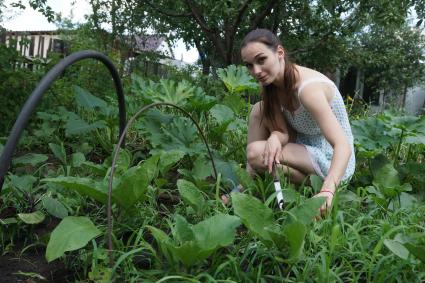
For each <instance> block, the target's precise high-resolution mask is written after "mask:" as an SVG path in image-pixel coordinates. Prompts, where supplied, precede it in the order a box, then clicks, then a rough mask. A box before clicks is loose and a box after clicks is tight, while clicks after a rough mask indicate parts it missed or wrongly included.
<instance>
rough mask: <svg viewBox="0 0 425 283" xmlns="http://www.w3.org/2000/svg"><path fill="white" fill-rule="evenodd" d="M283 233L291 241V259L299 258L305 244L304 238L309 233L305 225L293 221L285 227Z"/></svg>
mask: <svg viewBox="0 0 425 283" xmlns="http://www.w3.org/2000/svg"><path fill="white" fill-rule="evenodd" d="M283 233H284V234H285V236H286V238H287V239H288V242H289V255H290V259H295V258H298V257H299V256H300V255H301V252H302V250H303V246H304V238H305V235H306V233H307V229H306V227H305V225H304V224H303V223H301V222H299V221H295V222H291V223H290V224H287V225H285V226H284V228H283Z"/></svg>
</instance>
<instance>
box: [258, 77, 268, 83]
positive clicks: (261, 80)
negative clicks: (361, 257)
mask: <svg viewBox="0 0 425 283" xmlns="http://www.w3.org/2000/svg"><path fill="white" fill-rule="evenodd" d="M266 79H267V76H264V77H260V78H258V80H259V81H260V82H264V81H265V80H266Z"/></svg>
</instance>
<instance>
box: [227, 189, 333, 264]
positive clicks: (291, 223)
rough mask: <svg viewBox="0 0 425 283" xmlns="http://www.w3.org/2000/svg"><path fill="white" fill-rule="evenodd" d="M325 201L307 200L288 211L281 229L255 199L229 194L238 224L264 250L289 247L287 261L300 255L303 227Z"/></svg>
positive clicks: (322, 199) (265, 207) (303, 235)
mask: <svg viewBox="0 0 425 283" xmlns="http://www.w3.org/2000/svg"><path fill="white" fill-rule="evenodd" d="M324 201H325V198H321V197H320V198H311V199H307V200H306V201H305V202H303V203H302V204H301V205H300V206H298V207H294V208H293V209H291V210H290V211H288V214H289V216H288V218H286V220H285V221H284V223H283V224H282V225H279V224H277V223H276V220H275V219H274V216H273V211H272V210H271V209H270V208H268V207H267V206H265V205H264V204H263V203H262V202H260V201H259V200H258V199H256V198H254V197H252V196H250V195H248V194H241V193H232V203H233V208H234V210H235V214H236V215H238V216H239V217H240V218H241V220H242V223H243V224H244V225H245V226H246V227H247V228H248V229H249V230H250V231H251V232H253V233H254V234H255V235H257V236H258V237H259V238H260V240H261V241H263V242H264V244H266V245H267V246H268V247H271V246H272V245H275V246H276V247H278V248H279V249H285V248H287V247H289V258H290V259H295V258H298V257H299V256H300V254H301V252H302V248H303V245H304V238H305V235H306V233H307V226H308V225H309V224H310V223H311V222H312V221H313V220H314V217H315V216H316V215H317V214H318V210H319V208H320V206H321V205H322V204H323V203H324Z"/></svg>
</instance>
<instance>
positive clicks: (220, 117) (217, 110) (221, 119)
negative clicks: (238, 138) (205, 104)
mask: <svg viewBox="0 0 425 283" xmlns="http://www.w3.org/2000/svg"><path fill="white" fill-rule="evenodd" d="M210 115H211V117H213V118H214V119H215V120H216V121H217V123H219V124H222V123H225V122H229V121H232V120H233V119H235V114H234V113H233V111H232V109H230V108H229V107H227V106H226V105H222V104H216V105H214V106H213V107H212V108H211V109H210Z"/></svg>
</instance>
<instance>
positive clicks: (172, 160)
mask: <svg viewBox="0 0 425 283" xmlns="http://www.w3.org/2000/svg"><path fill="white" fill-rule="evenodd" d="M184 156H185V152H183V151H180V150H171V151H164V152H161V155H160V159H159V163H158V169H159V171H160V172H161V174H163V175H164V174H165V173H167V172H168V171H169V170H170V169H171V167H172V166H173V165H174V164H176V163H177V162H179V161H180V160H181V159H182V158H183V157H184Z"/></svg>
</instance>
